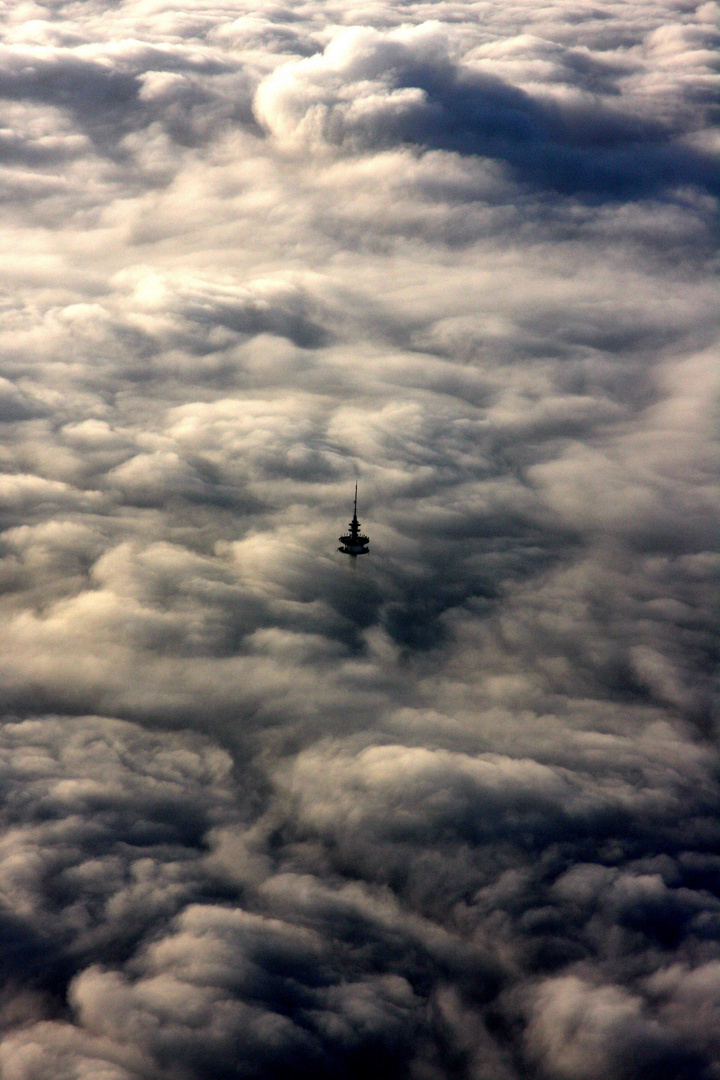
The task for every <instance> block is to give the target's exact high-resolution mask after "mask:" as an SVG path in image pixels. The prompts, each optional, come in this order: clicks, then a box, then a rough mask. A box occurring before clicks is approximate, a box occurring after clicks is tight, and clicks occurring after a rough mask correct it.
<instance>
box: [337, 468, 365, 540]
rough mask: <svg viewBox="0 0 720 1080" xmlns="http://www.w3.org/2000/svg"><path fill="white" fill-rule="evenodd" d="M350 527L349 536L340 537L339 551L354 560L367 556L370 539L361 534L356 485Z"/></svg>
mask: <svg viewBox="0 0 720 1080" xmlns="http://www.w3.org/2000/svg"><path fill="white" fill-rule="evenodd" d="M348 527H349V529H350V531H349V532H348V534H347V536H341V537H340V543H341V544H342V547H339V548H338V551H342V553H343V555H352V557H353V558H355V556H356V555H367V554H368V544H369V543H370V537H369V536H363V535H362V533H361V532H360V522H359V521H358V516H357V484H356V485H355V506H354V509H353V516H352V521H351V522H350V525H349V526H348Z"/></svg>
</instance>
